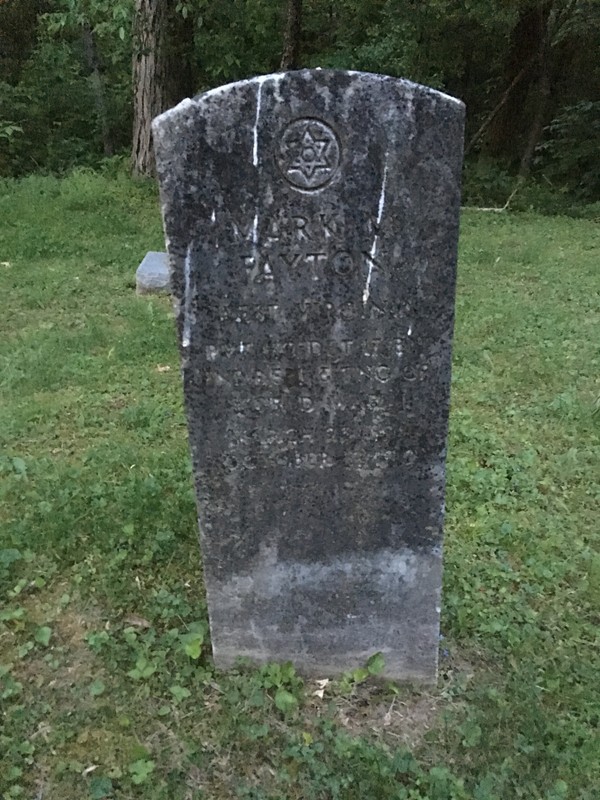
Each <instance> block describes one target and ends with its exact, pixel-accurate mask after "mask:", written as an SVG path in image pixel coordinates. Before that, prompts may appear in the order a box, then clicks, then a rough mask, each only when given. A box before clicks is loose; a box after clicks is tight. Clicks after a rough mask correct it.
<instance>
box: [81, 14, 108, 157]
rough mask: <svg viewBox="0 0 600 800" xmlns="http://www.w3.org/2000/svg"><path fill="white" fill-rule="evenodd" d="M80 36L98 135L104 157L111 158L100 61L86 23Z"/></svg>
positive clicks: (94, 41)
mask: <svg viewBox="0 0 600 800" xmlns="http://www.w3.org/2000/svg"><path fill="white" fill-rule="evenodd" d="M81 35H82V39H83V55H84V58H85V63H86V65H87V68H88V70H89V72H90V81H91V84H92V93H93V95H94V105H95V106H96V114H97V116H98V125H99V126H100V134H101V136H102V147H103V149H104V155H105V156H112V155H113V153H114V151H115V150H114V146H113V142H112V137H111V135H110V125H109V124H108V115H107V112H106V96H105V93H104V81H103V80H102V75H101V74H100V60H99V58H98V51H97V49H96V40H95V38H94V32H93V31H92V29H91V28H90V26H89V24H88V23H87V22H86V23H84V25H83V29H82V32H81Z"/></svg>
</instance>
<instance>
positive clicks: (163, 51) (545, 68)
mask: <svg viewBox="0 0 600 800" xmlns="http://www.w3.org/2000/svg"><path fill="white" fill-rule="evenodd" d="M599 54H600V3H599V2H598V1H597V0H544V2H541V1H540V0H426V1H425V2H424V1H423V0H335V2H334V0H304V1H303V2H302V0H287V2H286V0H0V177H19V176H22V175H25V174H28V173H31V172H42V173H55V174H62V173H65V172H68V171H69V170H71V169H73V168H74V167H91V168H94V169H104V170H112V169H115V168H118V169H122V167H123V165H124V164H125V165H127V168H131V169H132V171H133V173H134V174H136V175H152V171H153V163H152V149H151V141H150V134H149V122H150V119H151V117H152V116H154V115H155V114H157V113H159V112H160V111H162V110H164V109H165V108H168V107H170V106H171V105H173V104H175V103H176V102H178V101H179V100H181V99H182V98H183V97H186V96H190V95H193V94H197V93H199V92H201V91H204V90H206V89H209V88H211V87H213V86H216V85H219V84H223V83H227V82H230V81H234V80H238V79H241V78H245V77H250V76H253V75H256V74H261V73H269V72H274V71H277V70H279V69H281V68H291V67H316V66H320V67H323V68H326V67H334V68H346V69H358V70H365V71H370V72H379V73H387V74H389V75H393V76H402V77H405V78H409V79H410V80H413V81H416V82H418V83H423V84H426V85H429V86H432V87H434V88H438V89H441V90H443V91H445V92H447V93H449V94H452V95H454V96H456V97H459V98H461V99H462V100H463V101H464V102H465V103H466V105H467V109H468V116H467V132H466V139H465V148H466V167H465V180H464V195H465V201H466V202H467V203H469V202H470V203H474V204H476V205H487V204H491V205H496V206H502V205H504V204H505V203H506V202H507V201H508V200H509V198H510V199H511V200H512V198H513V197H514V195H515V194H517V192H519V190H520V189H521V187H526V189H524V190H523V191H521V192H519V196H520V197H522V196H526V197H527V202H528V203H531V204H532V205H534V206H536V207H538V208H539V207H541V208H542V209H543V210H547V211H550V212H556V211H561V212H565V211H566V212H567V213H569V212H570V211H574V212H576V213H577V210H579V211H581V209H582V207H585V204H588V211H589V204H590V203H594V204H595V203H597V202H598V201H600V159H599V158H598V153H600V58H599V57H598V56H599ZM517 199H519V198H517ZM511 207H512V206H511Z"/></svg>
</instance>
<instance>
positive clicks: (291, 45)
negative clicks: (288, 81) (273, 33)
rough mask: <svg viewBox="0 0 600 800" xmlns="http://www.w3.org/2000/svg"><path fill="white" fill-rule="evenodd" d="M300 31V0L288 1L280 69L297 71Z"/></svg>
mask: <svg viewBox="0 0 600 800" xmlns="http://www.w3.org/2000/svg"><path fill="white" fill-rule="evenodd" d="M301 31H302V0H288V2H287V15H286V23H285V32H284V35H283V55H282V56H281V65H280V69H281V70H282V71H285V70H288V69H297V68H298V64H299V56H300V33H301Z"/></svg>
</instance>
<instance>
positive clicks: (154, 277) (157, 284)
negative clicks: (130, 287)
mask: <svg viewBox="0 0 600 800" xmlns="http://www.w3.org/2000/svg"><path fill="white" fill-rule="evenodd" d="M135 290H136V292H137V293H138V294H168V293H169V292H170V291H171V276H170V271H169V255H168V253H157V252H154V251H150V252H149V253H146V255H145V256H144V259H143V261H142V263H141V264H140V265H139V267H138V268H137V270H136V273H135Z"/></svg>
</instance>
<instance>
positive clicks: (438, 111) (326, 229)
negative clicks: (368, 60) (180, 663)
mask: <svg viewBox="0 0 600 800" xmlns="http://www.w3.org/2000/svg"><path fill="white" fill-rule="evenodd" d="M463 116H464V106H463V105H462V103H460V102H459V101H457V100H455V99H453V98H451V97H448V96H446V95H444V94H441V93H439V92H436V91H433V90H431V89H428V88H426V87H423V86H418V85H415V84H412V83H409V82H408V81H404V80H397V79H392V78H388V77H384V76H378V75H368V74H361V73H357V72H337V71H327V70H303V71H299V72H291V73H284V74H279V75H269V76H266V77H261V78H256V79H254V80H249V81H242V82H240V83H235V84H231V85H229V86H224V87H222V88H220V89H216V90H213V91H210V92H207V93H206V94H203V95H200V96H199V97H197V98H195V99H194V100H185V101H183V102H182V103H181V104H180V105H178V106H177V107H176V108H174V109H172V110H171V111H168V112H166V113H165V114H162V115H161V116H160V117H158V118H157V119H156V120H155V122H154V137H155V142H156V154H157V164H158V174H159V182H160V188H161V200H162V209H163V216H164V223H165V230H166V235H167V244H168V249H169V253H170V255H171V259H172V264H173V269H174V272H173V289H174V293H175V296H176V300H177V301H178V304H179V310H178V326H179V336H180V345H181V353H182V359H183V376H184V391H185V399H186V405H187V414H188V420H189V430H190V439H191V447H192V455H193V462H194V470H195V480H196V487H197V498H198V511H199V518H200V531H201V543H202V549H203V556H204V570H205V578H206V587H207V593H208V604H209V615H210V622H211V633H212V643H213V651H214V656H215V661H216V663H217V664H218V665H219V666H228V665H231V664H232V663H233V662H234V661H235V659H236V658H237V657H238V656H245V657H249V658H250V659H252V660H254V661H257V662H263V661H268V660H285V659H291V660H292V661H293V662H294V663H295V664H296V665H297V666H298V667H299V668H300V669H302V670H304V671H305V672H309V673H313V674H318V675H326V674H328V673H339V672H340V671H343V670H346V669H349V668H353V667H356V666H358V665H362V664H364V663H365V661H366V660H367V658H368V657H369V656H370V655H371V654H373V653H374V652H377V651H381V652H382V653H383V655H384V656H385V661H386V670H385V673H386V674H387V675H389V676H391V677H395V678H400V679H415V680H422V681H431V680H434V679H435V676H436V665H437V650H438V632H439V627H438V626H439V612H440V587H441V558H442V525H443V513H444V477H445V469H444V461H445V451H446V432H447V421H448V404H449V382H450V349H451V340H452V327H453V308H454V284H455V265H456V244H457V235H458V216H459V180H460V178H459V176H460V166H461V157H462V129H463Z"/></svg>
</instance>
